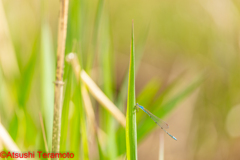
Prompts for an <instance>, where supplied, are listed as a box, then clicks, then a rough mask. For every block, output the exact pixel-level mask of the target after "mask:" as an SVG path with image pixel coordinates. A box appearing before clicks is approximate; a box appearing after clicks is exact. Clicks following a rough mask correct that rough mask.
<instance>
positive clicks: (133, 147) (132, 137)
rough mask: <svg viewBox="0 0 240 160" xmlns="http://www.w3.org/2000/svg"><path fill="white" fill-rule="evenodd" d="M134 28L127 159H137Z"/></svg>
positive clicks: (129, 90)
mask: <svg viewBox="0 0 240 160" xmlns="http://www.w3.org/2000/svg"><path fill="white" fill-rule="evenodd" d="M134 52H135V51H134V26H133V25H132V39H131V50H130V65H129V79H128V99H127V116H126V148H127V159H128V160H136V159H137V125H136V110H135V103H136V102H135V66H134V65H135V62H134V59H135V53H134Z"/></svg>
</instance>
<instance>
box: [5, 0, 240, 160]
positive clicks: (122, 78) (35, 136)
mask: <svg viewBox="0 0 240 160" xmlns="http://www.w3.org/2000/svg"><path fill="white" fill-rule="evenodd" d="M0 3H1V4H2V6H3V10H2V8H1V7H0V9H1V10H2V11H3V13H5V15H3V14H1V16H0V37H1V43H0V58H1V57H3V56H6V55H10V52H9V53H3V52H2V51H3V48H4V51H12V52H11V54H13V58H11V59H6V61H4V62H5V63H3V62H1V61H2V60H3V58H1V59H0V60H1V61H0V122H1V123H2V124H3V125H4V127H5V128H6V129H7V131H8V132H9V134H10V135H11V136H12V138H13V140H14V141H15V142H16V144H17V145H18V146H19V148H20V149H21V150H23V151H26V150H43V151H45V147H44V141H43V136H42V131H41V126H40V120H39V116H38V115H39V112H41V113H42V115H43V120H44V126H45V130H46V136H47V141H48V142H47V143H48V148H51V133H52V119H53V102H54V99H53V97H54V96H53V94H54V93H53V88H54V85H53V81H54V80H55V79H54V75H55V70H54V68H55V57H56V54H55V53H56V48H57V46H56V44H57V28H58V27H57V26H58V11H59V1H47V0H42V1H27V0H21V1H13V0H1V2H0ZM132 19H134V26H135V44H136V53H135V55H136V79H135V84H136V97H137V102H138V103H139V104H141V105H143V106H144V107H146V108H147V109H148V110H149V111H151V112H152V113H153V114H155V115H156V116H159V117H160V118H163V119H166V118H167V119H169V120H171V125H170V126H171V128H170V130H171V129H172V128H175V129H174V131H175V133H173V132H171V133H172V134H173V135H174V136H176V137H177V138H178V140H179V141H177V142H171V141H170V143H167V144H166V153H165V155H166V157H167V158H166V159H184V160H185V159H209V160H210V159H216V160H219V159H231V160H234V159H239V158H240V155H239V152H238V148H239V137H240V129H239V130H238V129H237V128H239V127H238V126H239V125H238V124H239V121H238V119H237V116H236V115H235V114H237V113H238V112H239V109H238V106H239V104H240V101H239V97H240V92H239V88H240V72H239V69H240V57H239V53H240V48H239V46H240V45H239V42H240V41H239V40H240V38H239V28H240V23H239V19H240V3H239V2H238V1H231V0H229V1H227V0H208V1H200V0H193V1H190V0H182V1H177V0H171V1H159V0H149V1H137V0H131V1H126V0H122V1H120V0H115V1H110V0H105V1H104V0H98V1H92V0H80V1H70V4H69V19H68V30H67V40H66V54H67V53H69V52H76V53H77V55H78V58H79V60H80V63H81V66H82V68H83V69H85V70H86V71H87V72H88V74H89V75H90V76H91V77H92V78H93V79H94V81H95V82H96V83H97V84H98V85H99V86H100V88H101V89H102V90H103V91H104V93H105V94H106V95H107V96H108V98H109V99H110V100H112V101H113V102H114V103H115V104H116V105H117V106H118V107H119V109H120V110H121V111H122V112H123V113H124V114H125V112H126V100H127V87H128V86H127V79H128V72H127V69H128V66H129V53H130V52H129V50H130V38H131V36H130V35H131V22H132ZM3 24H4V25H3ZM4 27H6V28H4ZM6 47H12V48H10V49H9V48H8V49H6ZM14 59H15V60H16V61H15V60H14ZM4 60H5V59H4ZM16 63H17V64H16ZM4 64H8V66H12V68H14V67H15V68H16V70H15V71H14V72H13V70H8V68H6V67H5V66H3V65H4ZM64 70H65V72H64V81H65V86H64V88H65V89H64V106H63V107H64V108H63V111H64V112H63V119H62V120H63V123H62V128H63V129H64V130H62V139H61V140H62V142H61V144H62V145H63V146H61V149H63V150H67V151H73V152H75V153H76V157H80V158H83V157H81V156H83V153H85V158H86V157H88V156H89V157H90V159H99V157H101V158H102V159H115V158H116V157H124V155H125V154H126V144H125V142H126V141H125V129H124V128H123V127H121V126H120V125H119V124H118V123H117V121H116V120H115V119H114V118H113V117H112V116H111V115H110V114H109V113H108V112H107V111H106V110H105V109H103V108H102V107H101V106H100V105H99V104H98V103H97V102H96V101H95V99H94V98H93V97H90V98H91V102H92V104H93V107H94V111H95V115H96V120H97V124H98V127H99V128H100V131H101V133H102V134H101V135H104V136H103V137H101V138H100V139H98V138H99V137H98V138H96V137H88V134H87V132H89V131H90V129H89V128H88V126H90V125H89V124H88V123H89V122H88V121H86V119H87V118H86V117H85V116H86V115H85V112H84V108H83V106H82V99H81V93H80V87H79V84H78V82H76V77H74V75H73V74H72V73H73V72H72V71H70V70H71V66H70V65H69V64H68V63H65V69H64ZM18 72H19V73H18ZM196 77H200V78H198V79H197V80H196V79H195V78H196ZM199 82H201V84H199ZM69 87H70V88H69ZM198 87H199V88H198ZM197 88H198V90H197V92H195V93H196V97H195V100H194V98H192V96H191V94H192V93H193V92H194V91H195V90H196V89H197ZM183 101H184V102H185V101H188V102H189V103H187V104H188V106H190V107H188V106H180V108H179V105H180V104H181V103H180V102H183ZM190 102H191V103H190ZM189 108H191V109H189ZM187 111H189V112H187ZM234 112H235V114H234ZM239 114H240V113H239ZM239 114H237V115H239ZM176 115H183V116H182V117H184V118H188V119H190V120H189V121H187V125H188V126H189V127H184V124H183V123H186V121H184V119H177V117H176ZM174 122H175V123H174ZM176 122H178V124H180V125H179V126H177V125H176ZM137 125H138V133H137V136H138V145H139V146H140V147H143V148H144V152H141V153H139V156H138V158H139V159H144V155H147V156H150V157H149V158H152V159H156V157H157V155H158V154H157V152H158V151H156V150H155V149H154V148H149V147H148V146H147V145H146V146H142V142H143V144H145V143H144V142H148V141H149V143H151V146H154V145H153V143H158V141H156V140H154V141H151V142H150V140H149V139H147V140H146V139H145V138H147V137H151V136H154V135H155V137H154V139H158V137H157V136H156V134H154V133H158V130H156V131H155V130H154V129H157V128H158V127H157V126H156V125H155V124H154V122H152V121H151V119H150V118H149V117H147V115H145V114H144V113H143V112H140V111H139V113H137ZM171 131H172V130H171ZM148 135H151V136H148ZM184 137H185V138H184ZM167 138H169V137H166V140H168V139H167ZM97 139H98V140H99V141H97ZM145 140H146V141H145ZM86 142H88V144H87V143H86ZM156 146H158V145H156ZM1 148H2V146H0V150H1ZM83 148H84V149H83ZM88 149H89V151H88ZM150 150H152V151H154V153H153V154H150ZM183 150H184V151H185V152H183ZM186 151H187V152H186ZM88 152H89V153H91V154H89V155H88V154H87V153H88ZM173 153H174V154H173Z"/></svg>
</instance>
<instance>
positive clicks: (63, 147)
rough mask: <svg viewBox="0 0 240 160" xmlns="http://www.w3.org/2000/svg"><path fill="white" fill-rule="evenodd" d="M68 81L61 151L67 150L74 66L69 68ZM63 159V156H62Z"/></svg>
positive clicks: (64, 103)
mask: <svg viewBox="0 0 240 160" xmlns="http://www.w3.org/2000/svg"><path fill="white" fill-rule="evenodd" d="M66 75H67V81H66V83H65V84H66V91H65V96H64V101H63V110H62V127H61V137H60V151H61V152H66V151H67V150H66V146H67V134H68V123H69V121H68V116H69V104H70V101H71V89H72V68H70V69H69V70H68V73H66ZM61 159H63V158H61Z"/></svg>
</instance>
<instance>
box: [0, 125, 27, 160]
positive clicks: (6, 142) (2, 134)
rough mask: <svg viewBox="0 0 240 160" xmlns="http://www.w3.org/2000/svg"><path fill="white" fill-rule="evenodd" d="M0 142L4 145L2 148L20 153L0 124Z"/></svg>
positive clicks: (23, 159) (18, 159)
mask: <svg viewBox="0 0 240 160" xmlns="http://www.w3.org/2000/svg"><path fill="white" fill-rule="evenodd" d="M0 140H1V141H2V143H3V144H4V146H5V147H6V148H7V149H8V150H9V151H10V152H15V153H21V151H20V149H19V148H18V146H17V145H16V144H15V142H14V141H13V139H12V138H11V136H10V135H9V133H8V132H7V130H6V129H5V128H4V127H3V125H2V124H1V123H0ZM16 159H17V160H20V159H22V160H26V159H25V158H16Z"/></svg>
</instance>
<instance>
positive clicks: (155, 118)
mask: <svg viewBox="0 0 240 160" xmlns="http://www.w3.org/2000/svg"><path fill="white" fill-rule="evenodd" d="M136 108H137V109H138V108H140V109H141V110H143V111H144V112H145V113H147V114H148V116H149V117H150V118H152V120H153V121H154V122H155V123H156V124H157V125H158V126H159V127H161V129H162V130H164V132H166V133H167V134H168V135H169V136H170V137H172V138H173V139H174V140H177V138H175V137H174V136H172V135H171V134H170V133H168V132H167V131H166V130H165V129H168V128H169V126H168V124H167V123H166V122H164V121H163V120H161V119H160V118H158V117H157V116H155V115H153V114H152V113H151V112H149V111H148V110H147V109H145V108H144V107H143V106H140V105H139V104H138V103H137V105H136Z"/></svg>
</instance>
